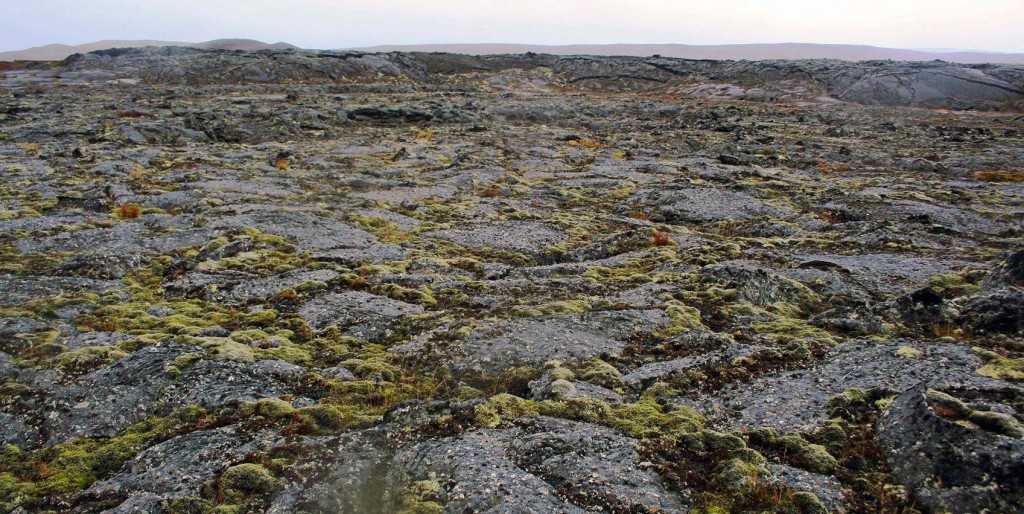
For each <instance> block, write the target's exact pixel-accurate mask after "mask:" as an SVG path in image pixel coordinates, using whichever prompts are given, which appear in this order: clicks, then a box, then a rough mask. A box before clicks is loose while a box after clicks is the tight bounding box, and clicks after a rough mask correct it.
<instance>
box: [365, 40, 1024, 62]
mask: <svg viewBox="0 0 1024 514" xmlns="http://www.w3.org/2000/svg"><path fill="white" fill-rule="evenodd" d="M350 50H361V51H368V52H449V53H460V54H469V55H488V54H520V53H526V52H535V53H546V54H554V55H628V56H640V57H642V56H649V55H655V54H657V55H662V56H664V57H678V58H682V59H714V60H723V59H732V60H752V61H754V60H762V59H840V60H844V61H872V60H887V59H890V60H894V61H934V60H936V59H939V60H943V61H948V62H957V63H965V64H977V63H988V62H991V63H1005V64H1024V54H1009V53H998V52H984V51H974V50H968V51H934V50H903V49H898V48H881V47H876V46H865V45H818V44H809V43H780V44H754V45H675V44H667V45H627V44H620V45H561V46H547V45H517V44H455V45H389V46H372V47H365V48H352V49H350Z"/></svg>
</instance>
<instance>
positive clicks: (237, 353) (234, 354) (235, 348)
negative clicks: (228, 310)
mask: <svg viewBox="0 0 1024 514" xmlns="http://www.w3.org/2000/svg"><path fill="white" fill-rule="evenodd" d="M199 345H200V346H201V347H203V348H206V349H207V350H208V351H210V352H211V355H213V358H214V359H217V360H228V361H238V362H255V361H256V356H255V354H253V349H252V348H250V347H249V346H247V345H244V344H240V343H236V342H234V341H232V340H230V339H227V338H224V337H204V338H202V339H200V340H199Z"/></svg>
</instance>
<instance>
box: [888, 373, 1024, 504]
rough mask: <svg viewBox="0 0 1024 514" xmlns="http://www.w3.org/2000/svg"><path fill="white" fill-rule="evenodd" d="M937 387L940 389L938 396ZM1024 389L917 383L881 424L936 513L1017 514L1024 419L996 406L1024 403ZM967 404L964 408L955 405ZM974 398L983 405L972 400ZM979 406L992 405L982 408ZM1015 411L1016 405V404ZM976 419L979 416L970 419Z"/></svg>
mask: <svg viewBox="0 0 1024 514" xmlns="http://www.w3.org/2000/svg"><path fill="white" fill-rule="evenodd" d="M936 393H938V394H936ZM1022 398H1024V392H1022V391H1021V389H1020V388H1017V387H1015V386H1010V385H989V386H971V385H956V384H955V383H950V384H949V385H946V386H939V385H938V384H936V387H935V388H932V389H930V388H929V387H928V386H926V385H921V386H917V387H914V388H912V389H910V390H908V391H906V392H904V393H903V394H902V395H900V396H899V397H898V398H896V400H895V401H894V402H893V403H892V405H891V406H890V407H889V409H887V410H886V411H885V413H883V415H882V419H881V420H879V422H878V437H879V440H880V441H881V444H882V447H883V448H884V449H885V451H886V455H887V457H888V459H889V462H890V463H891V465H892V467H893V474H894V476H895V477H896V479H897V480H899V482H900V483H902V484H905V485H906V486H907V487H908V488H909V489H910V491H911V493H912V494H913V495H914V497H915V498H916V499H917V501H918V502H919V503H920V504H921V505H923V506H924V507H926V508H928V509H930V510H933V511H936V512H940V511H941V512H954V513H961V512H963V513H968V512H1019V511H1021V510H1022V509H1024V425H1022V424H1021V418H1020V413H1014V414H1015V415H1010V414H998V415H996V416H995V418H999V417H1000V416H1001V417H1002V418H1003V420H1005V422H1004V423H1001V424H1000V425H1001V427H1000V428H1006V427H1007V426H1008V425H1016V428H1017V431H1018V432H1017V433H1015V434H1013V435H1010V432H1007V431H1000V430H993V429H994V428H996V427H999V426H1000V425H995V426H993V425H990V424H988V423H982V421H983V420H986V419H993V417H992V416H990V415H992V414H995V413H993V412H992V411H991V410H987V409H991V407H987V408H986V407H985V406H986V405H991V404H997V405H998V404H1003V403H1016V404H1017V405H1020V403H1019V402H1020V401H1021V399H1022ZM950 404H953V405H957V406H963V407H966V408H965V409H964V411H966V412H964V413H958V412H957V410H960V409H956V408H951V405H950ZM972 404H975V405H976V404H981V405H977V406H974V407H973V408H972ZM979 407H981V408H986V411H983V412H979V410H980V409H979ZM1011 412H1012V410H1011ZM971 419H974V420H975V422H971Z"/></svg>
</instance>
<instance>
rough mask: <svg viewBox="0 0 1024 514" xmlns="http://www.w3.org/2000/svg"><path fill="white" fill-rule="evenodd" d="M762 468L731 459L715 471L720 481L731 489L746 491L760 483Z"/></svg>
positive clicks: (741, 460) (737, 459)
mask: <svg viewBox="0 0 1024 514" xmlns="http://www.w3.org/2000/svg"><path fill="white" fill-rule="evenodd" d="M761 472H762V468H761V467H760V466H757V465H755V464H751V463H749V462H747V461H745V460H743V459H740V458H733V459H729V460H727V461H725V462H723V463H721V464H720V465H719V466H718V468H717V469H715V475H716V476H717V478H718V480H720V481H721V482H722V483H724V484H725V485H727V486H728V487H729V488H731V489H735V490H737V491H745V490H748V489H751V488H752V487H753V486H754V485H755V484H757V482H758V478H759V477H760V476H761Z"/></svg>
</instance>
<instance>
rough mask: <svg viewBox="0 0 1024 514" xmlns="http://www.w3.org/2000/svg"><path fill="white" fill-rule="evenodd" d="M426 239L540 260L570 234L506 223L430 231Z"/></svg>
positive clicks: (547, 227) (528, 223)
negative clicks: (548, 250) (520, 254)
mask: <svg viewBox="0 0 1024 514" xmlns="http://www.w3.org/2000/svg"><path fill="white" fill-rule="evenodd" d="M423 236H424V237H434V238H437V239H444V240H446V241H451V242H453V243H455V244H457V245H461V246H466V247H469V248H493V249H495V250H502V251H506V252H519V253H523V254H526V255H530V256H533V257H539V256H542V255H544V254H545V253H546V250H547V249H548V248H549V247H551V246H553V245H555V244H558V243H562V242H565V240H566V239H567V237H568V236H567V235H566V234H565V233H564V232H562V231H561V230H558V229H556V228H554V227H552V226H550V225H548V224H546V223H538V222H534V221H505V222H498V223H487V224H479V225H475V226H474V225H464V226H461V227H459V228H454V229H450V230H437V231H433V232H426V233H424V234H423Z"/></svg>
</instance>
